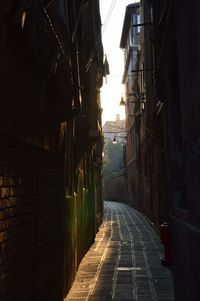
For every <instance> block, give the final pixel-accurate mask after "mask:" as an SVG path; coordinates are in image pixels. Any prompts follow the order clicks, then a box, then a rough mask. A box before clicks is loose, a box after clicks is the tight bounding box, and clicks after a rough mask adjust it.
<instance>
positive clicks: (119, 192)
mask: <svg viewBox="0 0 200 301" xmlns="http://www.w3.org/2000/svg"><path fill="white" fill-rule="evenodd" d="M103 200H106V201H120V202H125V203H127V202H128V193H127V182H126V178H125V175H120V176H114V177H112V178H110V179H104V180H103Z"/></svg>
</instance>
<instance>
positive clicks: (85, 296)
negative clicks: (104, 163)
mask: <svg viewBox="0 0 200 301" xmlns="http://www.w3.org/2000/svg"><path fill="white" fill-rule="evenodd" d="M161 255H162V246H161V244H160V240H159V237H158V236H157V234H156V233H155V231H154V230H153V228H152V227H151V226H150V224H149V223H148V222H147V221H146V219H145V218H144V217H143V216H142V215H141V214H140V213H139V212H137V211H136V210H134V209H132V208H130V207H129V206H127V205H124V204H122V203H116V202H105V203H104V223H103V224H102V226H101V227H100V231H99V232H98V234H97V236H96V240H95V243H94V244H93V246H92V247H91V248H90V250H89V251H88V253H87V254H86V256H85V257H84V258H83V260H82V262H81V264H80V267H79V270H78V273H77V276H76V279H75V281H74V283H73V286H72V288H71V290H70V292H69V294H68V296H67V297H66V299H65V301H76V300H77V301H103V300H106V301H110V300H115V301H117V300H119V301H131V300H132V301H173V300H174V297H173V282H172V276H171V273H170V271H169V270H168V269H167V268H165V267H163V266H162V265H161V264H160V257H161Z"/></svg>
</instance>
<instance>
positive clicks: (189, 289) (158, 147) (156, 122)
mask: <svg viewBox="0 0 200 301" xmlns="http://www.w3.org/2000/svg"><path fill="white" fill-rule="evenodd" d="M199 5H200V4H199V2H198V1H196V0H193V1H192V2H191V3H190V6H189V7H190V10H191V11H192V12H193V13H189V10H188V4H187V3H181V5H180V2H179V1H177V0H173V1H155V0H150V1H149V0H142V1H141V2H140V22H141V23H140V26H139V24H135V25H134V26H135V27H136V28H137V27H140V47H139V51H138V52H137V54H138V56H137V63H136V64H135V67H134V68H133V69H132V71H133V72H132V73H133V74H132V76H130V77H131V78H132V80H133V81H134V85H133V86H132V87H131V88H132V91H130V90H129V91H128V93H130V94H131V93H132V95H133V97H135V99H133V104H132V106H133V110H135V111H133V117H132V118H133V123H131V124H130V121H129V120H128V115H129V114H130V113H129V111H130V108H129V104H128V103H129V99H128V96H129V95H128V93H126V99H125V102H126V112H127V131H130V133H131V134H130V138H129V140H128V144H127V149H128V148H130V149H131V147H132V148H133V150H131V151H127V175H128V177H129V180H128V186H129V197H130V198H131V203H132V205H133V206H134V207H136V208H138V209H139V210H140V211H141V212H143V213H144V214H145V215H146V216H148V217H149V218H150V220H151V221H152V222H153V223H154V225H155V226H156V227H157V229H158V230H159V225H160V224H162V223H163V222H167V223H168V225H169V230H170V233H171V243H170V240H168V242H167V244H168V247H170V245H171V247H172V271H173V275H174V284H175V298H176V300H177V301H181V300H191V301H197V300H199V299H200V292H199V279H200V275H199V270H200V267H199V262H200V261H199V252H200V234H199V233H200V232H199V225H200V223H199V220H200V219H199V210H200V206H199V201H198V199H199V196H200V191H199V178H200V166H199V133H200V123H199V118H198V117H197V115H198V113H197V112H198V111H199V110H198V109H199V89H198V79H199V61H200V59H199V41H200V31H199V26H198V24H199ZM127 9H128V7H127ZM126 12H127V11H126ZM132 14H134V12H132ZM129 19H130V17H128V16H127V13H126V14H125V20H129ZM185 20H187V22H186V21H185ZM126 22H127V21H124V24H127V23H126ZM134 26H132V27H134ZM132 27H131V26H130V23H129V27H125V25H124V29H123V30H122V33H123V35H122V37H124V36H127V37H128V33H129V32H130V31H131V30H132ZM124 32H126V35H125V34H124ZM128 42H129V39H128V38H127V41H126V42H125V43H124V44H123V45H120V46H122V47H121V48H124V49H125V48H126V47H127V46H126V45H127V44H128ZM132 57H133V59H135V55H134V54H132ZM129 61H131V59H129ZM127 70H128V69H127V65H126V63H125V74H127V73H126V72H127ZM125 78H126V77H123V80H124V79H125ZM124 82H125V83H126V82H127V79H126V81H124ZM132 95H131V96H132ZM138 109H139V111H137V110H138ZM141 109H142V110H141ZM137 112H138V113H137ZM131 125H132V127H133V128H134V131H132V130H131V128H132V127H129V126H131ZM131 139H132V140H131ZM129 145H131V146H129ZM134 152H135V155H134V156H132V155H130V154H132V153H133V154H134ZM129 156H130V157H129ZM129 165H130V166H131V167H129ZM129 169H130V170H131V171H129Z"/></svg>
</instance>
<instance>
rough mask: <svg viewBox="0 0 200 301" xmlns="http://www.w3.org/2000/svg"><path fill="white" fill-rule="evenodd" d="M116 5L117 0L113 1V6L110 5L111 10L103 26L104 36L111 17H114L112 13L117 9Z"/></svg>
mask: <svg viewBox="0 0 200 301" xmlns="http://www.w3.org/2000/svg"><path fill="white" fill-rule="evenodd" d="M116 3H117V0H113V1H112V3H111V5H110V8H109V10H108V13H107V15H106V18H105V21H104V23H103V26H102V34H103V33H104V32H105V30H106V27H107V25H108V22H109V20H110V17H111V15H112V12H113V10H114V7H115V5H116Z"/></svg>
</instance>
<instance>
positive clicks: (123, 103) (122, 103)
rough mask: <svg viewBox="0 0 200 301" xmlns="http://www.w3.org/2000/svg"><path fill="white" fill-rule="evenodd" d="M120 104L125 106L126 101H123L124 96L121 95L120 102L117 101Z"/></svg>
mask: <svg viewBox="0 0 200 301" xmlns="http://www.w3.org/2000/svg"><path fill="white" fill-rule="evenodd" d="M119 105H120V106H125V105H126V103H125V100H124V97H123V96H122V97H121V100H120V103H119Z"/></svg>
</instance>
